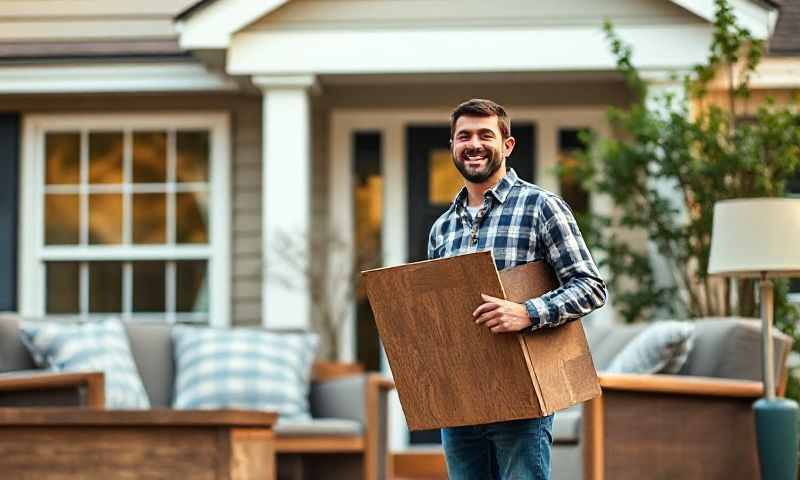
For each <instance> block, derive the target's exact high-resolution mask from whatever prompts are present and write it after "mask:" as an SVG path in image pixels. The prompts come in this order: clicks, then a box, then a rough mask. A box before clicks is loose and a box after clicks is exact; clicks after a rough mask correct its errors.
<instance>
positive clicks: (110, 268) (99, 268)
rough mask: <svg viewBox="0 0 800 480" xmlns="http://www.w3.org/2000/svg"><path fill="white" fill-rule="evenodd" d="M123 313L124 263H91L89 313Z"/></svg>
mask: <svg viewBox="0 0 800 480" xmlns="http://www.w3.org/2000/svg"><path fill="white" fill-rule="evenodd" d="M121 311H122V262H90V263H89V312H90V313H116V312H121Z"/></svg>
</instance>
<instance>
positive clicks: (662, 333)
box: [605, 320, 694, 373]
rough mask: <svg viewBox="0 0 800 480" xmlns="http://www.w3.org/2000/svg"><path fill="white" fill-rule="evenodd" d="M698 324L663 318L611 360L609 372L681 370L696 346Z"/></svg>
mask: <svg viewBox="0 0 800 480" xmlns="http://www.w3.org/2000/svg"><path fill="white" fill-rule="evenodd" d="M693 334H694V324H693V323H691V322H679V321H672V320H671V321H661V322H655V323H653V324H652V325H650V326H649V327H647V328H646V329H645V330H644V331H643V332H642V333H640V334H639V335H637V336H636V337H634V339H633V340H631V341H630V342H629V343H628V344H627V345H626V346H625V347H624V348H623V349H622V350H621V351H620V352H619V353H618V354H617V355H616V356H615V357H614V358H613V360H611V363H610V364H609V366H608V368H607V369H606V370H605V371H606V372H608V373H678V371H679V370H680V369H681V367H682V366H683V364H684V363H686V360H687V359H688V358H689V352H690V351H691V349H692V344H693V338H694V336H693Z"/></svg>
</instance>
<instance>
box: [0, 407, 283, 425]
mask: <svg viewBox="0 0 800 480" xmlns="http://www.w3.org/2000/svg"><path fill="white" fill-rule="evenodd" d="M276 420H277V414H275V413H269V412H259V411H254V410H171V409H167V408H154V409H150V410H95V409H81V408H6V409H0V427H6V426H41V425H44V426H47V427H59V426H64V427H71V426H104V427H108V426H116V427H138V426H159V425H161V426H170V427H175V426H193V427H215V426H225V427H228V426H238V427H271V426H272V425H273V424H274V423H275V421H276Z"/></svg>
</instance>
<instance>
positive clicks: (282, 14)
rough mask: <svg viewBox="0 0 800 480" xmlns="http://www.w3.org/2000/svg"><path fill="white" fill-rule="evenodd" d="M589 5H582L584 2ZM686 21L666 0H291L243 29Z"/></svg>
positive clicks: (685, 15)
mask: <svg viewBox="0 0 800 480" xmlns="http://www.w3.org/2000/svg"><path fill="white" fill-rule="evenodd" d="M589 5H590V6H591V8H587V7H588V6H589ZM607 17H608V18H612V19H614V21H615V22H616V23H618V24H643V25H663V24H672V23H679V24H686V23H701V22H702V20H701V19H700V18H698V17H696V16H694V15H692V14H690V13H689V12H687V11H686V10H683V9H682V8H680V7H678V6H676V5H674V4H673V3H671V2H669V1H666V0H593V1H592V2H587V1H585V0H537V1H535V2H533V1H519V0H501V1H494V2H485V1H483V0H459V1H458V2H452V1H447V0H415V1H413V2H412V1H408V0H382V1H372V2H364V1H363V0H293V1H291V2H289V3H287V4H286V5H284V6H283V7H281V8H279V9H278V10H276V11H275V12H273V13H271V14H269V15H267V16H266V17H264V18H263V19H261V20H259V21H258V22H255V23H253V24H252V25H251V26H250V27H248V29H247V30H266V29H269V30H276V29H287V30H291V29H302V30H318V29H326V28H333V29H335V28H348V29H351V28H355V29H358V28H360V27H364V26H365V25H366V26H368V27H369V28H380V27H386V28H413V29H420V28H425V27H446V26H455V27H460V28H463V27H474V26H492V25H496V26H505V27H513V26H515V25H524V26H526V27H532V26H547V25H558V26H564V25H597V26H598V27H599V26H600V25H602V22H603V19H604V18H607Z"/></svg>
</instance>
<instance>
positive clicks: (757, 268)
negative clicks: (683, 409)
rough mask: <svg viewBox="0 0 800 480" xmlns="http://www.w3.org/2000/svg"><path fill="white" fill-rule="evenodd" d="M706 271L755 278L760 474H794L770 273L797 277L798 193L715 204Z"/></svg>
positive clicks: (772, 478) (793, 414) (793, 417)
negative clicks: (778, 389)
mask: <svg viewBox="0 0 800 480" xmlns="http://www.w3.org/2000/svg"><path fill="white" fill-rule="evenodd" d="M708 273H709V275H720V276H725V277H739V278H758V279H759V288H760V292H761V323H762V347H761V349H762V375H763V379H764V397H763V398H761V399H759V400H758V401H756V402H755V403H754V404H753V409H754V410H755V418H756V438H757V443H758V459H759V465H760V468H761V478H763V479H769V480H783V479H787V480H789V479H791V480H796V479H797V448H798V445H797V410H798V407H797V403H796V402H794V401H792V400H788V399H785V398H776V394H775V368H774V358H773V351H772V350H773V348H772V346H773V344H772V312H773V303H772V302H773V285H772V280H771V279H772V278H774V277H800V199H797V198H746V199H735V200H724V201H721V202H717V203H716V204H715V205H714V225H713V231H712V234H711V254H710V258H709V262H708Z"/></svg>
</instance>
